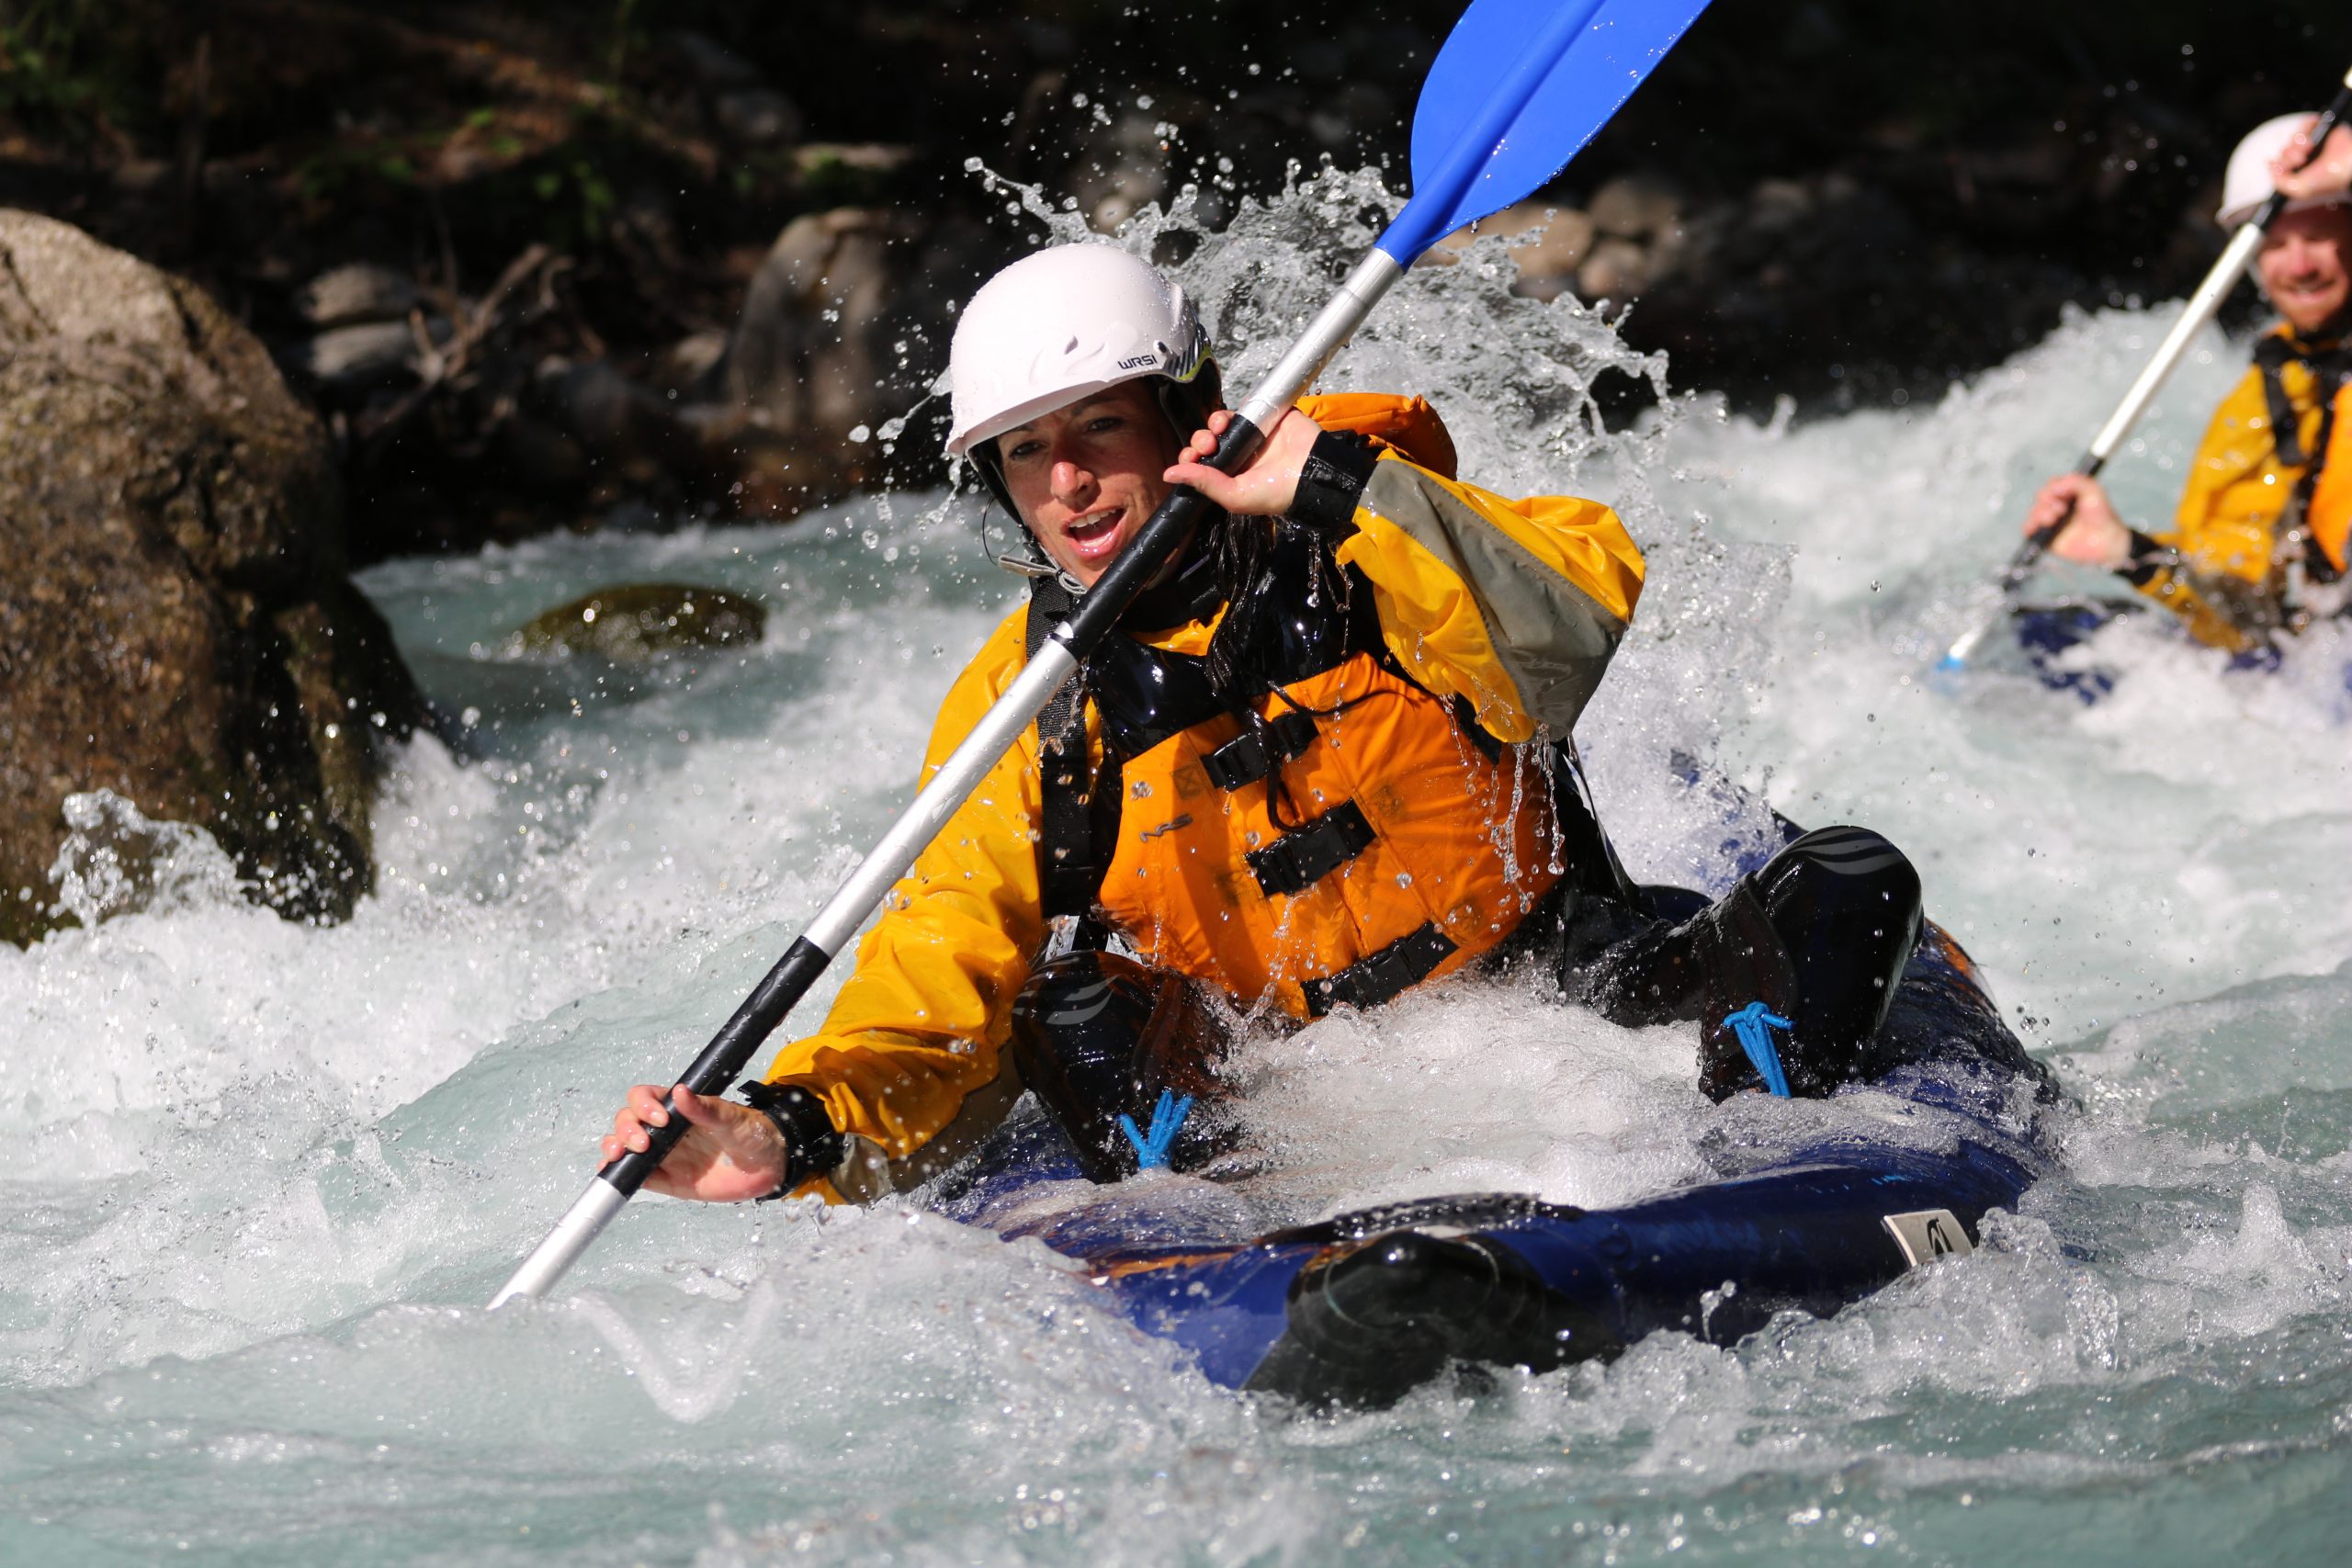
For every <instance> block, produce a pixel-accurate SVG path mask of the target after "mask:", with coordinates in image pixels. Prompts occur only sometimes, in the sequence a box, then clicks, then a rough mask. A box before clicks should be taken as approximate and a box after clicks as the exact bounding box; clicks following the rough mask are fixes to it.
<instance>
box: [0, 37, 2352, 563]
mask: <svg viewBox="0 0 2352 1568" xmlns="http://www.w3.org/2000/svg"><path fill="white" fill-rule="evenodd" d="M1457 9H1458V7H1457V6H1456V5H1454V4H1453V0H1434V3H1425V0H1387V3H1383V0H1370V3H1363V0H1359V3H1357V4H1351V5H1337V4H1330V3H1329V0H1297V3H1295V4H1291V5H1288V6H1283V7H1278V8H1277V7H1266V6H1249V5H1238V4H1229V3H1227V0H1192V3H1190V4H1186V5H1182V6H1179V5H1172V4H1169V3H1168V0H1035V3H1032V4H1028V5H1023V6H1008V5H1001V4H990V3H986V0H970V3H957V0H929V3H922V0H913V3H899V4H891V5H870V4H867V5H861V4H847V3H843V0H795V3H792V4H781V3H775V4H762V3H753V0H659V3H655V0H477V3H474V4H468V5H449V6H438V5H419V4H372V5H363V4H349V3H345V0H86V3H79V4H77V3H74V0H0V205H4V206H14V207H19V208H26V209H32V210H35V211H39V212H42V213H46V214H50V215H52V216H55V217H59V218H62V219H64V220H68V221H70V222H73V223H74V224H76V225H78V226H80V227H82V228H84V229H85V230H87V231H90V232H91V233H92V234H94V235H96V237H98V238H99V239H101V240H104V241H106V242H107V243H111V244H114V245H118V246H120V247H122V248H124V249H126V250H128V251H130V252H131V253H132V254H136V255H138V256H141V257H143V258H145V259H148V260H151V261H153V262H155V263H157V264H159V265H164V266H165V267H168V268H170V269H172V270H174V271H176V272H179V273H181V274H184V275H186V276H188V277H190V278H192V279H194V280H195V281H196V282H198V284H199V285H201V286H202V287H203V288H206V289H208V290H209V291H210V292H211V293H212V294H213V295H214V296H215V297H216V298H217V299H219V300H220V302H221V303H222V305H223V306H224V307H225V308H226V309H227V310H228V311H229V313H230V314H231V315H232V316H233V317H235V318H238V319H240V320H242V321H244V322H246V323H247V324H248V325H250V326H251V327H252V328H253V329H254V331H255V332H256V333H259V334H260V336H261V337H262V338H263V340H264V341H265V342H266V343H267V344H269V346H270V348H271V350H272V351H273V353H274V354H275V355H277V359H278V361H279V363H280V364H281V366H283V367H285V368H286V369H287V371H288V376H289V378H290V379H291V381H292V382H293V384H294V386H295V389H297V391H298V392H299V393H300V395H302V396H303V397H305V398H307V399H309V400H312V401H313V402H314V404H315V405H316V406H317V407H318V408H319V409H320V410H321V411H322V413H323V414H324V415H325V416H326V418H327V420H328V422H329V426H330V429H331V432H332V434H333V436H334V443H335V447H336V451H337V453H338V456H339V457H340V460H341V463H342V465H343V469H344V474H345V480H346V485H347V489H348V492H349V497H350V502H351V552H352V556H353V558H354V560H355V561H356V562H363V563H364V562H365V561H367V560H369V559H374V558H380V557H381V556H384V555H386V554H390V553H398V552H402V551H409V550H414V549H420V548H446V547H470V546H472V545H474V544H477V543H479V542H481V540H483V539H486V538H497V537H511V536H516V535H520V534H523V533H527V532H530V531H533V530H536V529H539V528H544V527H548V526H558V525H568V526H581V525H588V524H590V523H592V522H593V521H594V520H595V519H597V518H599V517H605V516H609V515H611V513H612V510H613V509H614V508H615V507H616V506H619V507H624V508H630V509H634V510H635V511H636V512H638V513H640V514H642V515H646V516H656V515H658V516H676V515H681V514H709V515H742V514H749V515H775V514H781V513H790V512H791V511H793V510H796V509H797V508H798V507H800V506H802V505H805V504H808V503H809V502H810V501H811V500H820V499H823V498H826V497H829V496H832V495H836V494H839V493H841V492H842V491H843V490H845V489H848V488H854V487H856V486H859V485H862V484H866V483H871V482H873V481H874V480H876V479H877V478H878V477H879V474H878V471H877V469H876V466H875V465H876V461H877V459H876V457H875V453H876V450H877V449H876V446H874V445H872V444H857V443H850V442H846V441H844V439H843V437H844V435H845V434H847V433H848V432H849V431H850V430H851V429H853V428H854V427H855V426H856V425H858V424H869V425H870V424H875V423H879V421H880V420H882V419H886V418H888V417H889V415H890V414H892V413H893V412H899V411H902V410H904V409H905V408H906V407H907V406H908V405H909V404H910V403H911V402H912V401H913V400H914V399H915V398H916V396H917V395H918V393H917V389H918V388H919V387H920V386H921V385H922V384H923V383H925V382H927V380H928V379H929V378H930V377H932V376H933V375H934V374H935V373H936V372H937V371H938V369H939V368H940V367H941V365H942V364H943V362H944V341H943V340H944V327H945V323H946V321H947V315H946V307H947V304H948V302H949V301H950V300H952V299H954V298H956V296H958V295H960V294H962V293H963V292H965V291H967V289H968V288H969V287H970V286H971V285H972V284H973V282H974V281H975V280H976V279H977V278H978V277H979V276H982V275H983V274H985V272H986V271H987V270H988V269H989V268H990V267H991V266H993V265H997V264H998V263H999V262H1001V260H1002V259H1004V258H1005V257H1006V256H1008V255H1010V254H1012V253H1013V252H1014V251H1015V250H1016V249H1017V248H1018V246H1019V245H1020V244H1021V243H1023V237H1024V232H1025V229H1024V222H1023V221H1021V220H1011V219H1008V218H1007V217H1006V216H1005V215H1004V213H1003V210H1002V202H1001V198H991V197H989V195H988V194H987V192H986V191H985V189H984V188H983V186H982V185H981V182H980V181H979V180H978V178H977V177H976V176H975V175H972V174H971V173H969V172H967V168H966V161H967V159H971V158H976V157H977V158H979V159H981V160H984V161H985V162H986V163H987V164H989V166H990V167H991V168H993V169H995V170H997V171H999V172H1001V173H1002V174H1005V175H1010V176H1012V177H1014V178H1018V179H1022V180H1025V181H1034V182H1037V183H1039V184H1041V185H1042V186H1044V187H1045V189H1046V192H1047V193H1048V195H1049V196H1051V197H1053V198H1054V199H1056V200H1057V201H1059V200H1060V199H1061V198H1062V197H1075V198H1076V199H1077V200H1078V202H1079V203H1080V207H1081V208H1082V209H1083V210H1085V211H1087V212H1088V213H1089V214H1090V215H1091V217H1092V218H1093V220H1095V221H1096V223H1097V225H1098V226H1099V227H1103V228H1105V229H1110V228H1114V227H1115V226H1116V224H1117V222H1118V220H1120V218H1121V217H1122V216H1124V215H1125V213H1127V212H1130V211H1132V210H1134V209H1135V208H1136V207H1137V206H1139V205H1141V204H1143V203H1145V202H1148V201H1152V200H1159V199H1165V198H1167V197H1170V196H1171V195H1173V194H1174V193H1175V192H1176V190H1177V189H1178V188H1179V187H1181V186H1182V185H1184V184H1186V183H1188V182H1191V183H1198V184H1200V185H1201V186H1203V187H1204V191H1205V193H1206V196H1207V199H1208V200H1209V201H1210V202H1211V204H1212V205H1214V204H1216V203H1217V202H1220V201H1226V200H1229V199H1231V197H1234V196H1237V195H1240V194H1247V193H1250V192H1256V191H1264V190H1268V189H1271V188H1275V187H1278V186H1280V184H1281V183H1282V182H1283V179H1284V178H1285V176H1286V172H1287V171H1288V170H1289V169H1290V168H1291V167H1292V166H1293V165H1300V166H1304V167H1306V168H1309V169H1311V168H1312V167H1314V166H1315V165H1316V164H1317V163H1318V161H1319V160H1321V159H1324V158H1326V157H1328V158H1330V159H1332V160H1334V161H1336V162H1338V163H1340V164H1358V163H1362V162H1365V161H1371V162H1374V163H1380V162H1385V163H1386V164H1389V165H1390V166H1392V167H1396V166H1400V165H1401V162H1402V152H1403V146H1404V140H1405V136H1406V130H1407V126H1408V122H1409V118H1410V113H1411V108H1412V100H1413V97H1414V95H1415V92H1416V88H1417V85H1418V83H1419V78H1420V75H1421V73H1422V72H1423V70H1424V68H1425V67H1426V64H1427V62H1428V59H1429V55H1430V50H1431V49H1432V48H1433V47H1434V44H1435V42H1436V40H1438V39H1442V37H1443V35H1444V32H1445V29H1446V28H1447V27H1448V26H1449V25H1450V23H1451V21H1452V19H1453V16H1454V15H1455V13H1456V11H1457ZM1277 13H1279V14H1277ZM2347 49H2352V28H2347V27H2346V26H2345V24H2344V22H2343V12H2342V9H2341V7H2340V6H2327V5H2323V4H2321V3H2319V0H2285V3H2282V4H2276V5H2270V6H2249V7H2226V6H2211V5H2209V4H2195V3H2190V0H2152V3H2145V4H2141V5H2137V6H2115V5H2112V4H2103V3H2098V0H2042V3H2039V4H2027V3H2022V0H1993V3H1989V4H1978V5H1973V6H1927V5H1917V4H1913V5H1899V6H1886V5H1883V4H1863V3H1861V0H1809V3H1804V4H1794V5H1774V4H1758V3H1752V0H1749V3H1743V0H1722V3H1721V4H1718V5H1717V6H1714V7H1713V10H1712V11H1710V12H1709V13H1708V14H1707V15H1706V16H1704V17H1702V18H1701V20H1700V22H1699V23H1698V25H1697V26H1696V27H1695V28H1693V30H1692V31H1691V35H1690V36H1689V37H1688V39H1685V41H1684V42H1683V43H1682V45H1681V46H1680V47H1679V49H1678V50H1677V51H1676V52H1675V53H1674V54H1673V55H1672V57H1671V58H1669V59H1668V61H1667V62H1666V63H1665V65H1664V66H1663V67H1662V68H1661V69H1660V70H1659V72H1658V73H1657V75H1656V77H1655V78H1654V79H1653V80H1652V81H1651V83H1650V84H1649V85H1647V86H1646V87H1645V89H1644V90H1643V91H1642V92H1641V93H1640V94H1639V95H1638V96H1636V97H1635V99H1634V102H1633V103H1632V104H1631V105H1630V106H1628V107H1627V108H1626V109H1625V110H1624V111H1623V112H1622V113H1620V114H1619V115H1618V116H1617V117H1616V118H1615V119H1614V120H1613V121H1612V122H1611V125H1610V126H1609V128H1608V129H1607V130H1605V131H1604V132H1603V133H1602V135H1601V137H1600V140H1599V141H1597V142H1596V143H1595V144H1594V145H1593V147H1592V148H1591V149H1590V150H1589V152H1587V153H1585V154H1584V156H1582V157H1581V158H1579V159H1578V160H1577V163H1576V164H1574V165H1573V167H1572V168H1571V169H1570V171H1569V172H1568V174H1567V175H1566V176H1565V177H1564V178H1563V179H1562V180H1561V181H1559V182H1558V184H1557V185H1556V186H1555V187H1554V188H1553V189H1552V190H1551V191H1549V192H1547V193H1546V200H1547V204H1553V205H1557V206H1558V207H1560V208H1563V209H1567V210H1566V212H1565V213H1564V214H1563V216H1561V217H1559V218H1557V219H1555V220H1554V221H1553V225H1552V229H1551V231H1550V232H1549V233H1548V235H1547V237H1546V239H1545V241H1544V243H1543V244H1542V245H1541V246H1539V247H1537V248H1536V249H1535V250H1533V251H1531V252H1529V253H1527V254H1528V257H1529V259H1528V264H1527V266H1528V272H1529V277H1528V279H1527V281H1526V283H1525V285H1524V287H1526V288H1528V289H1530V290H1531V291H1537V292H1556V291H1557V290H1559V289H1561V288H1574V289H1576V290H1577V291H1578V292H1579V293H1581V294H1583V295H1584V296H1585V297H1587V298H1608V299H1611V300H1613V301H1616V302H1619V303H1623V301H1625V300H1628V299H1632V300H1634V301H1635V302H1636V303H1635V305H1634V310H1633V312H1632V315H1631V317H1630V319H1629V321H1628V322H1627V324H1626V327H1625V332H1626V335H1627V336H1628V337H1629V338H1630V339H1632V340H1633V341H1634V342H1635V343H1636V344H1641V345H1643V346H1663V347H1667V348H1669V349H1671V350H1672V351H1673V354H1674V356H1675V358H1674V374H1675V379H1676V381H1677V383H1678V384H1679V385H1680V386H1683V387H1687V388H1698V387H1713V388H1720V389H1724V390H1725V391H1726V392H1728V393H1729V394H1730V395H1731V396H1732V398H1733V400H1735V402H1736V404H1737V405H1739V406H1742V407H1745V408H1748V409H1751V410H1757V409H1762V408H1767V407H1769V406H1770V403H1771V402H1772V400H1774V399H1775V398H1776V397H1777V396H1779V395H1781V394H1787V395H1789V396H1792V397H1793V398H1795V399H1796V400H1797V402H1798V405H1799V407H1800V409H1801V410H1803V409H1805V408H1813V407H1821V406H1848V405H1850V404H1851V403H1852V402H1854V401H1856V400H1860V401H1865V402H1870V401H1880V400H1890V399H1894V398H1897V397H1901V398H1909V397H1911V396H1915V395H1932V393H1933V392H1934V391H1935V390H1936V389H1940V387H1942V386H1943V385H1944V384H1945V383H1946V382H1947V381H1949V380H1950V379H1951V378H1953V377H1955V376H1964V375H1966V374H1969V373H1970V372H1972V371H1974V370H1977V369H1979V368H1981V367H1984V366H1985V365H1988V364H1991V363H1994V362H1996V361H1997V360H1999V359H2000V358H2002V357H2003V356H2005V355H2007V354H2009V353H2010V352H2012V351H2013V350H2014V349H2016V348H2017V347H2018V346H2021V345H2022V344H2027V343H2029V342H2031V341H2033V340H2035V339H2036V338H2038V337H2039V336H2041V334H2042V333H2046V332H2047V331H2048V330H2049V328H2050V327H2051V326H2052V324H2053V323H2054V322H2055V321H2056V320H2057V317H2058V312H2059V310H2061V308H2062V307H2063V306H2064V305H2065V304H2066V303H2068V302H2075V303H2078V304H2083V305H2098V304H2103V303H2122V302H2125V301H2127V300H2130V299H2158V298H2163V297H2165V296H2167V295H2172V294H2177V293H2180V292H2182V291H2184V290H2185V289H2186V288H2188V287H2189V286H2190V285H2191V284H2192V283H2193V282H2194V280H2195V279H2196V278H2197V277H2198V276H2199V275H2200V274H2201V272H2202V271H2203V269H2204V268H2205V266H2206V265H2208V264H2209V262H2210V259H2211V256H2212V254H2214V253H2215V251H2216V250H2217V249H2218V246H2219V241H2220V236H2219V235H2218V234H2217V233H2216V232H2215V231H2213V230H2212V229H2211V225H2210V222H2209V221H2208V220H2207V219H2206V214H2207V213H2208V212H2209V211H2210V209H2211V207H2212V205H2213V199H2214V196H2215V193H2216V191H2217V189H2218V182H2219V175H2220V169H2221V165H2222V161H2223V160H2224V158H2225V157H2226V155H2227V152H2228V150H2229V147H2230V146H2231V144H2232V143H2233V141H2234V140H2235V139H2236V138H2237V136H2238V135H2239V134H2241V133H2242V132H2243V131H2244V130H2245V129H2247V128H2248V127H2250V126H2251V125H2252V124H2254V123H2255V122H2256V121H2257V120H2259V119H2261V118H2265V117H2267V116H2268V115H2271V114H2275V113H2278V112H2282V111H2284V110H2287V109H2290V108H2295V107H2309V106H2312V105H2315V104H2316V103H2317V102H2319V101H2320V100H2322V99H2324V97H2325V96H2326V95H2327V94H2328V92H2329V91H2330V90H2331V88H2332V87H2333V86H2334V85H2335V81H2336V80H2337V78H2338V77H2339V76H2340V74H2341V73H2342V71H2343V69H2344V67H2345V64H2346V52H2347ZM1400 178H1401V175H1400ZM1530 216H1532V215H1530ZM354 264H365V265H354ZM2251 308H2252V306H2251V304H2250V302H2248V301H2245V300H2242V301H2241V302H2240V309H2241V310H2247V309H2251ZM900 345H904V346H903V347H901V346H900ZM877 382H879V383H880V385H879V386H877V385H876V383H877ZM917 447H922V448H923V449H924V451H923V453H922V455H921V456H910V455H909V454H911V453H913V451H914V449H915V448H917ZM928 452H929V443H927V442H923V441H913V440H910V441H909V442H907V443H905V444H904V445H903V446H902V447H901V455H900V456H899V458H897V459H896V461H898V462H899V463H900V464H901V465H905V464H908V463H913V464H915V465H916V471H915V472H914V473H913V474H911V475H910V476H909V477H917V478H920V477H924V475H923V471H922V470H923V466H924V465H927V464H929V463H930V462H931V460H932V459H931V457H929V455H928Z"/></svg>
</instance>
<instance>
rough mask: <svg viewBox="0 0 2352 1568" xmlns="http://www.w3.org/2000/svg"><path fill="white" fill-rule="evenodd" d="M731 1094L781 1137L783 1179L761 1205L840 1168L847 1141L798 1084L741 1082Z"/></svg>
mask: <svg viewBox="0 0 2352 1568" xmlns="http://www.w3.org/2000/svg"><path fill="white" fill-rule="evenodd" d="M735 1090H736V1092H737V1093H739V1094H741V1096H742V1097H743V1103H744V1104H746V1105H748V1106H750V1107H751V1108H752V1110H754V1111H759V1112H760V1113H761V1114H762V1115H763V1116H765V1117H766V1118H767V1119H768V1120H769V1121H771V1122H775V1130H776V1131H777V1132H778V1133H780V1134H783V1135H784V1176H783V1179H780V1180H779V1181H777V1182H776V1184H775V1191H773V1192H770V1193H768V1194H766V1195H765V1196H764V1197H763V1198H761V1199H760V1200H759V1201H761V1202H763V1203H764V1202H767V1201H769V1200H770V1199H775V1198H783V1197H786V1196H788V1195H790V1194H791V1193H792V1192H794V1191H795V1190H797V1189H798V1188H799V1186H800V1184H801V1183H802V1182H804V1181H807V1180H808V1179H809V1178H810V1177H812V1176H822V1175H824V1174H825V1173H826V1172H828V1171H830V1170H831V1169H832V1168H834V1167H835V1166H837V1165H839V1164H841V1163H842V1156H844V1155H846V1154H848V1153H849V1141H848V1140H847V1139H846V1138H843V1137H842V1134H841V1129H840V1128H838V1127H836V1126H834V1125H833V1119H832V1117H831V1115H830V1114H829V1113H828V1112H827V1111H826V1110H825V1105H824V1102H823V1101H822V1100H819V1099H818V1098H817V1097H816V1096H815V1095H813V1094H810V1093H809V1091H808V1090H807V1089H802V1088H801V1087H800V1086H799V1085H798V1084H773V1083H765V1082H763V1081H762V1080H760V1079H758V1078H745V1079H744V1080H743V1081H742V1082H741V1083H740V1084H737V1085H736V1086H735Z"/></svg>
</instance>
